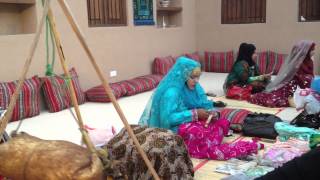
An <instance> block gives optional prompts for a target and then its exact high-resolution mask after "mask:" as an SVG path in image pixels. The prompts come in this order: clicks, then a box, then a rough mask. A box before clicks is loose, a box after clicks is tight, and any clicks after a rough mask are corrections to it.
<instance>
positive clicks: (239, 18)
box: [221, 0, 266, 24]
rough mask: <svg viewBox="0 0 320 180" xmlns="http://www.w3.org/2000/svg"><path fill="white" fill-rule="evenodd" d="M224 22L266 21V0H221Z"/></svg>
mask: <svg viewBox="0 0 320 180" xmlns="http://www.w3.org/2000/svg"><path fill="white" fill-rule="evenodd" d="M221 1H222V6H221V23H222V24H245V23H265V22H266V0H221Z"/></svg>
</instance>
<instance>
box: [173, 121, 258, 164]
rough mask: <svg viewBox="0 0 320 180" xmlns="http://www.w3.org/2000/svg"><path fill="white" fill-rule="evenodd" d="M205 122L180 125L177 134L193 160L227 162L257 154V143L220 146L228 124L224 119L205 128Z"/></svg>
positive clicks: (245, 142)
mask: <svg viewBox="0 0 320 180" xmlns="http://www.w3.org/2000/svg"><path fill="white" fill-rule="evenodd" d="M204 125H205V121H194V122H190V123H186V124H182V125H180V127H179V130H178V134H179V135H180V136H181V137H182V138H183V139H184V142H185V144H186V146H187V149H188V151H189V154H190V155H191V156H192V157H194V158H200V159H203V158H208V159H215V160H228V159H230V158H235V157H242V156H246V155H249V154H252V153H257V150H258V143H256V142H248V141H238V142H236V143H232V144H227V143H225V144H221V142H222V140H223V137H224V136H225V135H227V133H228V130H229V126H230V123H229V121H228V120H226V119H222V118H221V119H219V120H217V121H214V122H212V123H210V124H209V126H208V127H207V128H206V127H205V126H204Z"/></svg>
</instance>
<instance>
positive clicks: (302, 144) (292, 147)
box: [263, 138, 310, 167]
mask: <svg viewBox="0 0 320 180" xmlns="http://www.w3.org/2000/svg"><path fill="white" fill-rule="evenodd" d="M309 150H310V148H309V142H308V141H304V140H299V139H295V138H290V139H288V141H286V142H281V141H277V142H276V143H275V144H274V145H273V146H272V147H271V148H269V149H268V150H267V151H266V153H265V154H264V156H263V158H264V159H265V160H269V161H272V162H273V164H272V165H273V167H281V166H282V165H283V164H284V163H286V162H288V161H290V160H292V159H293V158H295V157H299V156H301V155H302V154H304V153H306V152H308V151H309Z"/></svg>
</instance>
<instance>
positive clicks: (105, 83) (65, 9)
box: [58, 0, 160, 180]
mask: <svg viewBox="0 0 320 180" xmlns="http://www.w3.org/2000/svg"><path fill="white" fill-rule="evenodd" d="M58 2H59V4H60V6H61V8H62V10H63V12H64V14H65V16H66V17H67V19H68V21H69V24H70V25H71V27H72V29H73V31H74V32H75V34H76V36H77V38H78V39H79V41H80V43H81V45H82V47H83V48H84V50H85V52H86V53H87V55H88V57H89V60H90V62H91V64H92V65H93V67H94V69H95V71H96V72H97V75H98V76H99V79H100V80H101V82H102V85H103V87H104V89H105V91H106V93H107V95H108V96H109V98H110V100H111V102H112V104H113V106H114V107H115V109H116V111H117V112H118V114H119V116H120V119H121V120H122V122H123V124H124V127H125V128H126V130H127V131H128V133H129V135H130V137H131V138H132V140H133V142H134V144H135V145H136V147H137V150H138V152H139V154H140V155H141V156H142V158H143V160H144V161H145V163H146V165H147V167H148V169H149V171H150V172H151V174H152V175H153V177H154V178H155V179H156V180H160V178H159V176H158V174H157V173H156V171H155V170H154V168H153V166H152V164H151V162H150V161H149V159H148V157H147V155H146V153H145V152H144V151H143V149H142V148H141V145H140V144H139V141H138V140H137V138H136V136H135V135H134V133H133V130H132V129H131V127H130V125H129V123H128V121H127V119H126V117H125V116H124V114H123V112H122V110H121V108H120V106H119V104H118V103H117V100H116V98H115V96H114V95H113V93H112V91H111V88H110V86H109V83H108V81H107V80H106V78H105V77H104V75H103V74H102V72H101V70H100V68H99V66H98V65H97V63H96V61H95V59H94V57H93V54H92V53H91V51H90V49H89V46H88V45H87V43H86V41H85V39H84V36H83V34H82V32H81V31H80V28H79V26H78V24H77V23H76V22H75V20H74V17H73V16H72V14H71V11H70V7H69V6H68V5H67V3H66V1H65V0H58Z"/></svg>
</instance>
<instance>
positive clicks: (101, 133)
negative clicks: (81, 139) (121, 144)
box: [84, 125, 116, 147]
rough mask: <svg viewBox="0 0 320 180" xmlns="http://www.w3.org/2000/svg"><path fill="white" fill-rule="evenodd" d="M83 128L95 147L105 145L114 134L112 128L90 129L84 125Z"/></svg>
mask: <svg viewBox="0 0 320 180" xmlns="http://www.w3.org/2000/svg"><path fill="white" fill-rule="evenodd" d="M84 128H85V129H86V130H87V131H88V134H89V137H90V139H91V141H92V143H93V144H94V145H95V146H96V147H100V146H103V145H106V144H107V143H108V142H109V140H110V139H112V138H113V137H114V135H115V134H116V131H115V129H114V127H113V126H108V127H106V128H92V127H89V126H87V125H85V126H84Z"/></svg>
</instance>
